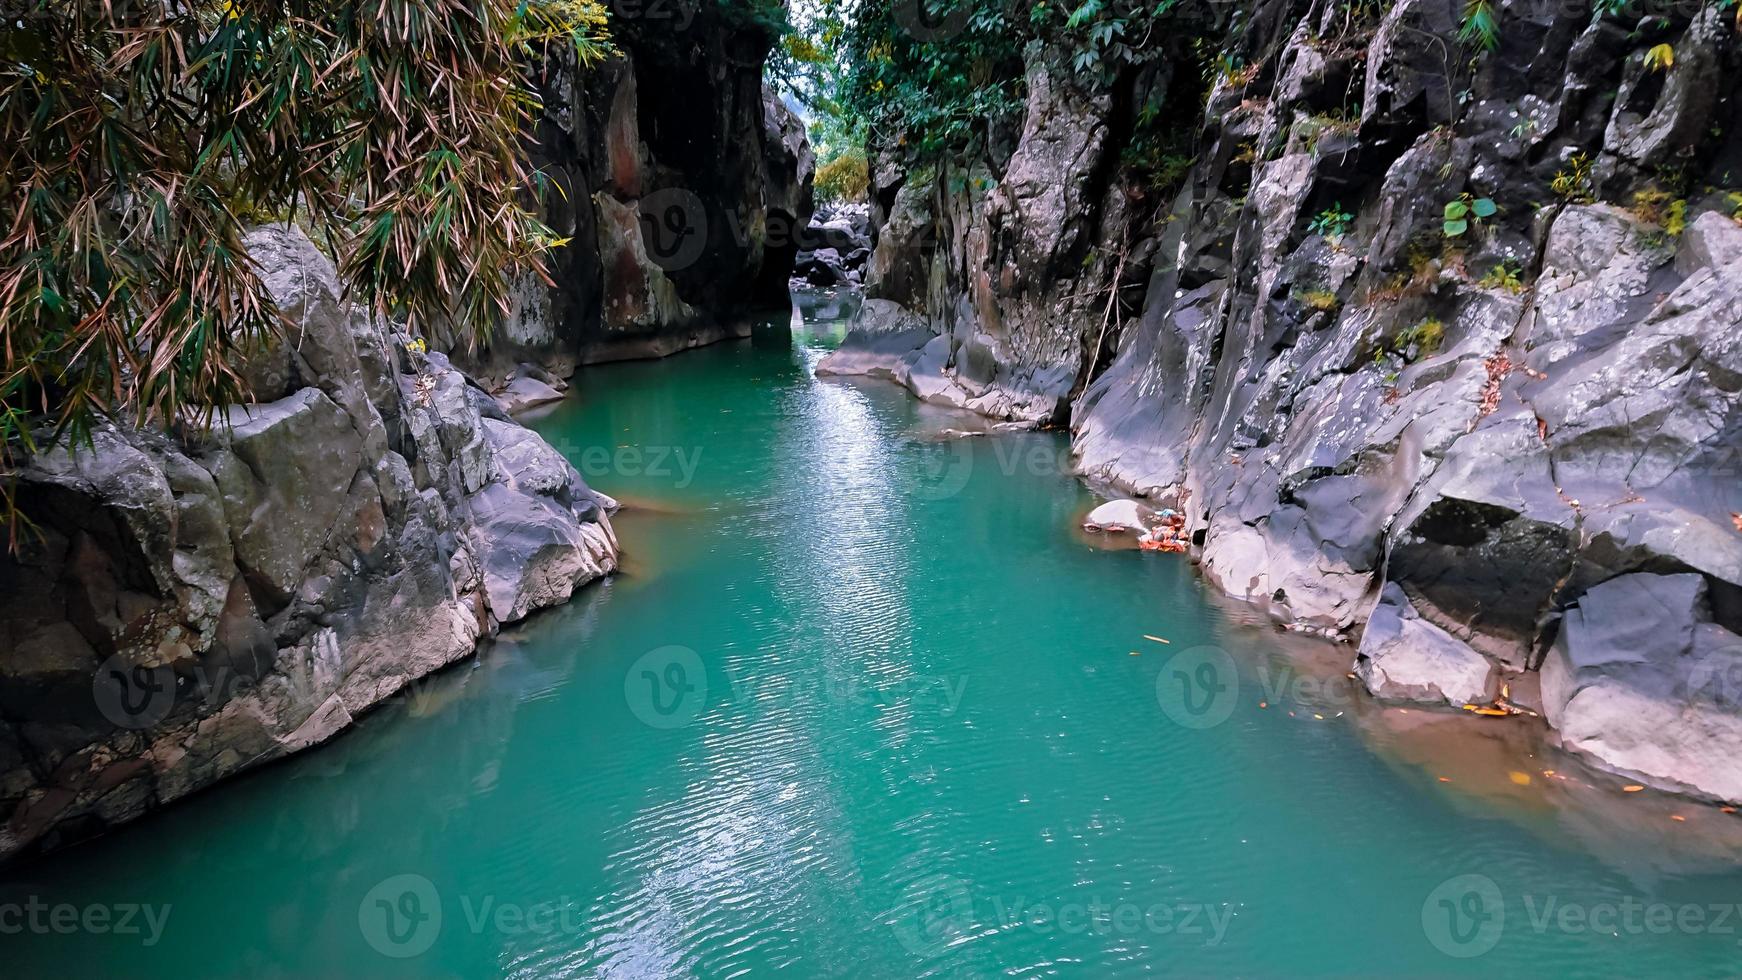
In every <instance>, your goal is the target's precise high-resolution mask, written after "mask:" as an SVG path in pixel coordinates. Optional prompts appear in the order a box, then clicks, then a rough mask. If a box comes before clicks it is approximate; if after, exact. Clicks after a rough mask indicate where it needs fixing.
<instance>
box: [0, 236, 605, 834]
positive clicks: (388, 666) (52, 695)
mask: <svg viewBox="0 0 1742 980" xmlns="http://www.w3.org/2000/svg"><path fill="white" fill-rule="evenodd" d="M247 244H248V246H249V249H250V252H251V254H252V255H253V256H254V258H255V259H256V260H257V261H258V262H259V264H260V266H261V269H262V271H263V274H264V275H265V278H266V281H267V284H268V286H269V288H270V289H271V292H272V295H273V297H274V299H275V300H276V302H277V304H278V306H279V308H280V310H282V311H283V312H284V313H285V314H286V315H287V317H288V320H289V322H290V324H291V325H292V326H291V327H290V329H289V331H288V335H287V336H286V337H284V338H283V340H282V342H280V343H277V344H275V345H273V346H272V347H271V348H270V350H266V351H262V352H260V353H258V354H257V355H256V356H254V357H252V358H251V359H250V360H249V361H248V363H247V364H246V365H245V366H244V371H245V373H247V374H248V375H249V377H250V378H251V380H252V381H253V383H254V385H255V388H254V390H255V394H256V397H257V398H258V399H259V401H258V403H257V404H252V405H247V406H239V407H236V408H234V409H232V410H231V411H230V412H229V417H228V419H227V424H225V425H221V426H219V427H217V428H215V429H214V430H213V431H211V432H210V433H209V434H203V435H202V434H197V433H198V432H199V430H198V429H194V428H190V429H188V430H187V431H185V432H183V433H180V434H177V435H173V436H164V435H160V434H156V433H150V432H141V431H133V430H123V429H120V428H116V427H112V426H106V427H103V428H99V429H98V430H97V431H96V432H95V434H94V437H93V445H92V446H89V447H83V448H80V449H79V450H78V451H76V452H70V453H69V452H67V451H66V450H65V449H54V450H51V451H48V452H45V453H43V454H41V455H39V456H37V457H36V458H35V459H34V460H33V461H32V462H31V463H30V464H29V466H28V468H26V469H25V470H24V471H23V472H22V474H21V475H20V478H19V484H18V500H19V504H20V507H21V509H22V511H23V512H24V513H25V514H26V515H27V516H28V517H30V518H31V519H32V520H34V521H35V523H36V525H37V527H36V532H35V533H34V534H33V535H29V536H27V538H26V540H25V541H24V543H23V544H22V545H21V546H20V548H19V550H18V552H17V553H16V554H6V553H0V719H3V721H4V725H0V812H3V813H4V815H5V816H4V822H3V823H0V857H4V856H7V855H10V854H13V853H16V852H19V851H21V850H25V849H27V848H32V847H39V846H40V847H52V846H57V845H60V844H64V843H66V842H69V841H72V840H76V839H78V838H80V837H83V836H88V835H90V834H94V833H97V832H99V831H101V830H102V829H103V828H105V827H107V826H109V825H112V824H115V823H118V822H121V821H125V820H129V819H132V818H134V817H137V816H139V815H140V814H143V813H145V812H146V811H148V810H151V809H154V808H156V807H158V806H161V805H163V804H166V803H169V802H171V801H173V800H175V799H177V798H179V797H182V796H185V795H187V794H188V793H191V792H193V791H195V790H197V789H200V788H202V787H204V786H206V785H209V784H211V783H213V782H215V781H217V780H220V779H222V778H224V777H226V776H229V775H232V774H234V773H237V772H240V771H242V770H244V769H247V768H249V767H252V766H255V765H259V764H260V763H263V762H267V761H269V760H272V759H276V758H279V757H281V756H284V755H287V754H289V753H292V752H296V751H298V750H300V749H303V748H307V747H308V746H311V745H314V744H316V743H319V742H321V741H323V740H325V739H327V738H329V737H331V736H332V735H334V734H335V733H337V732H339V731H340V730H342V729H344V728H345V727H346V726H348V725H350V724H351V723H352V721H353V719H354V718H355V717H356V716H357V715H358V714H360V713H361V712H363V711H365V710H366V709H368V708H369V707H370V706H371V705H373V704H375V703H376V702H378V701H380V700H382V699H383V698H386V697H388V696H390V695H392V694H393V693H394V692H396V691H398V690H399V689H400V688H402V687H404V686H405V685H406V684H408V683H410V682H412V681H414V680H416V679H417V678H419V677H422V676H423V675H425V674H428V673H430V672H432V671H434V670H437V669H440V668H441V667H443V666H445V665H447V664H450V663H453V662H454V661H455V660H458V659H460V658H461V657H464V656H466V655H467V654H469V653H471V651H472V650H473V649H474V647H475V646H476V644H477V643H478V641H479V639H480V638H482V637H485V636H488V635H490V634H491V633H493V632H494V631H495V630H496V628H497V626H498V625H499V624H501V623H507V622H512V621H514V620H517V619H520V618H522V617H524V616H526V615H527V614H529V613H530V612H532V611H534V610H536V609H539V608H542V607H545V606H550V605H553V604H556V603H560V602H563V601H565V600H567V599H568V598H569V596H570V595H571V594H572V593H573V592H574V590H575V589H576V588H578V587H579V586H581V585H582V584H584V583H586V582H589V581H592V580H593V579H596V578H599V577H600V576H602V575H605V574H606V573H608V572H610V571H611V570H613V569H614V568H615V567H616V564H617V544H616V540H615V538H614V536H613V534H612V531H611V524H610V519H609V517H608V516H607V511H608V510H610V509H611V508H612V507H614V504H613V503H612V502H611V501H610V500H609V499H608V498H605V497H603V496H601V495H598V494H595V493H594V492H592V491H591V490H589V489H588V488H587V486H586V484H585V483H584V482H583V481H582V480H581V477H580V475H579V474H578V473H577V472H576V471H575V470H574V468H573V467H571V466H570V465H569V464H568V462H567V461H566V460H564V459H563V457H562V456H561V455H560V454H558V453H557V452H556V451H555V450H554V449H552V448H551V447H550V446H549V445H547V444H546V443H545V442H544V440H543V439H541V438H539V437H538V436H537V435H536V434H534V433H532V432H530V431H528V430H527V429H524V428H522V427H521V426H519V425H518V424H516V423H514V422H513V421H511V420H510V419H509V418H508V416H507V415H506V414H505V413H504V412H503V411H502V410H501V408H500V407H499V406H498V405H497V403H496V402H495V401H494V400H493V399H492V398H491V397H490V396H489V395H487V394H485V393H484V392H483V391H482V390H480V389H479V388H478V387H477V386H476V385H475V384H473V383H472V382H471V381H470V379H468V378H467V377H466V376H465V375H464V374H462V373H461V372H460V371H458V370H456V369H454V368H453V367H451V366H450V365H449V364H448V362H447V359H446V358H444V357H443V356H441V355H440V354H430V355H427V356H424V355H420V354H415V353H412V352H410V351H408V350H407V349H406V347H405V346H404V345H403V343H402V342H401V341H402V340H403V338H400V337H396V336H395V335H394V334H393V333H392V332H391V331H390V330H389V329H388V328H386V327H385V326H384V325H383V324H381V323H380V322H378V321H376V320H374V319H372V318H371V317H369V316H368V315H367V314H366V313H364V312H363V311H362V310H361V309H360V308H353V307H351V306H349V305H348V304H346V303H345V302H343V301H342V299H341V293H340V290H339V285H338V282H337V279H336V277H335V274H334V271H333V267H332V264H331V263H330V262H329V261H328V260H327V259H326V258H325V257H324V256H322V255H321V254H320V253H319V252H318V251H317V250H316V249H315V247H314V246H313V244H311V243H310V241H309V240H308V238H307V237H305V236H304V235H303V234H302V232H301V231H299V230H296V229H294V228H290V227H284V226H274V227H268V228H262V229H258V230H256V231H254V232H252V233H250V234H249V236H248V237H247Z"/></svg>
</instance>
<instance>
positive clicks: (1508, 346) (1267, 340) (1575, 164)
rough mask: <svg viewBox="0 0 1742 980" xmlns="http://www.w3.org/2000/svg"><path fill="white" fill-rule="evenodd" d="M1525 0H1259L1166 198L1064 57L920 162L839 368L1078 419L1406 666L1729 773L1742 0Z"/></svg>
mask: <svg viewBox="0 0 1742 980" xmlns="http://www.w3.org/2000/svg"><path fill="white" fill-rule="evenodd" d="M1499 7H1500V15H1501V28H1502V29H1501V44H1500V47H1499V48H1498V49H1497V50H1495V51H1493V52H1491V53H1488V54H1486V55H1482V56H1480V57H1475V58H1472V53H1471V52H1470V51H1469V49H1467V48H1465V47H1463V46H1461V44H1460V42H1459V40H1458V38H1457V34H1458V28H1459V23H1460V16H1461V12H1462V4H1461V3H1460V2H1459V0H1398V2H1396V3H1391V4H1385V5H1371V6H1369V7H1364V8H1361V9H1362V10H1371V11H1372V12H1373V13H1372V15H1371V16H1370V17H1368V18H1367V19H1365V20H1363V19H1362V17H1361V15H1360V13H1359V11H1355V10H1352V9H1345V8H1344V7H1343V6H1342V5H1335V4H1322V5H1321V4H1312V3H1306V2H1292V0H1260V2H1257V3H1254V4H1252V5H1251V6H1250V7H1249V9H1248V12H1247V16H1246V17H1245V18H1244V19H1243V22H1244V23H1245V24H1246V25H1248V26H1247V28H1246V30H1245V33H1244V35H1243V36H1242V37H1241V38H1240V39H1239V40H1238V44H1237V51H1238V52H1239V53H1240V54H1241V55H1242V56H1243V63H1244V64H1245V65H1246V66H1247V67H1246V68H1243V69H1241V70H1238V71H1229V72H1226V73H1224V74H1223V75H1222V76H1221V77H1220V79H1219V80H1218V81H1217V82H1216V84H1215V85H1214V88H1213V90H1212V91H1211V93H1210V96H1209V100H1208V105H1207V106H1206V108H1205V112H1204V115H1203V119H1202V123H1201V132H1200V134H1199V138H1198V146H1199V148H1200V149H1199V156H1198V159H1197V162H1196V165H1195V167H1194V169H1193V170H1192V172H1191V174H1190V175H1189V177H1188V178H1187V180H1186V183H1185V186H1184V187H1183V188H1182V189H1181V190H1180V191H1179V192H1178V194H1177V196H1175V197H1174V199H1173V200H1172V201H1171V203H1169V204H1167V205H1165V206H1155V205H1153V204H1150V205H1145V204H1143V203H1141V202H1139V203H1138V204H1137V205H1136V208H1137V210H1138V211H1140V212H1141V213H1140V214H1138V215H1135V216H1133V215H1131V214H1130V213H1129V211H1130V209H1131V206H1132V205H1131V202H1132V201H1133V200H1134V199H1135V198H1134V195H1133V194H1132V193H1130V189H1129V187H1128V186H1126V184H1125V182H1126V181H1127V178H1126V177H1124V176H1122V175H1121V173H1120V172H1119V171H1118V170H1117V169H1116V168H1109V167H1108V166H1107V164H1106V163H1105V161H1104V160H1103V159H1102V157H1104V155H1105V153H1106V152H1107V151H1106V149H1105V147H1106V146H1108V145H1109V144H1112V145H1117V144H1118V142H1119V140H1120V139H1122V138H1123V137H1122V136H1121V135H1120V132H1119V128H1118V119H1117V114H1114V115H1111V116H1110V115H1109V114H1108V112H1107V111H1106V109H1105V108H1104V107H1103V104H1102V101H1101V100H1100V99H1099V97H1098V96H1097V95H1095V94H1094V93H1074V92H1072V91H1071V86H1072V85H1074V84H1077V83H1073V82H1062V81H1060V80H1058V79H1052V78H1032V77H1031V80H1030V85H1029V92H1030V98H1029V106H1028V121H1027V122H1026V123H1025V125H1024V131H1023V135H1022V137H1021V140H1020V142H1019V143H1018V144H1017V146H1016V148H1015V150H1014V152H1013V154H1012V156H1011V158H1010V163H1009V165H1008V167H1007V168H1005V169H1004V170H1003V171H1002V172H1001V173H999V172H997V168H996V167H990V168H989V169H988V172H987V174H986V178H987V180H989V181H990V184H989V186H988V187H987V188H986V189H984V190H981V191H975V192H971V193H968V194H966V195H964V194H962V193H955V192H951V191H950V190H949V189H947V188H946V189H940V188H938V187H937V186H935V185H934V186H927V185H926V184H925V182H924V181H923V180H922V179H920V177H921V175H916V174H905V175H901V176H900V183H899V187H898V189H897V191H896V193H895V195H894V198H893V199H892V200H891V201H890V202H889V205H888V209H887V211H886V213H885V214H884V215H882V216H881V217H882V224H881V227H880V228H879V234H880V238H879V244H878V249H877V254H876V255H875V256H874V257H873V260H872V274H871V279H870V282H869V283H868V290H867V291H868V295H870V296H872V297H873V299H871V300H869V301H868V302H867V304H866V310H865V313H864V314H863V315H862V317H861V320H860V322H859V324H858V325H857V326H858V329H857V330H856V331H855V332H854V334H853V335H852V336H851V337H850V338H849V341H848V343H847V345H846V346H845V347H844V349H843V351H842V352H841V353H840V354H838V355H836V356H835V357H834V358H832V359H831V360H830V361H829V362H827V363H826V364H825V366H824V369H825V370H835V371H842V372H869V373H880V374H884V375H886V376H889V377H892V378H894V379H896V380H898V381H900V382H902V383H904V384H906V385H907V386H909V387H910V388H912V389H913V390H915V391H916V392H917V393H918V394H920V395H921V396H922V397H926V398H929V399H933V400H937V401H944V402H950V403H954V404H961V405H965V406H966V407H969V408H974V409H978V410H980V411H983V412H986V413H988V414H992V415H997V416H1001V417H1006V418H1012V419H1019V420H1029V421H1044V420H1058V421H1064V420H1067V419H1068V422H1069V425H1070V428H1071V433H1072V440H1073V449H1074V452H1075V454H1076V458H1077V461H1078V465H1079V467H1080V470H1081V472H1083V473H1084V474H1086V475H1088V476H1090V477H1092V478H1095V479H1097V480H1100V481H1105V482H1107V483H1111V484H1114V485H1116V486H1119V487H1121V488H1123V489H1125V490H1127V491H1129V492H1132V493H1135V494H1138V495H1141V496H1144V497H1147V498H1151V499H1155V500H1158V501H1165V502H1168V503H1172V504H1175V505H1177V506H1179V507H1180V508H1181V509H1182V510H1184V511H1185V512H1186V513H1187V514H1188V515H1189V517H1190V520H1191V529H1192V532H1193V534H1194V540H1195V542H1196V544H1197V545H1198V547H1199V558H1200V561H1201V563H1202V567H1203V569H1204V571H1205V573H1206V575H1207V576H1208V577H1209V578H1210V579H1211V580H1212V581H1213V582H1215V583H1216V584H1217V585H1219V586H1220V587H1221V588H1223V589H1225V590H1226V591H1228V592H1230V593H1232V594H1234V595H1237V596H1242V597H1246V598H1249V599H1251V600H1252V601H1254V602H1259V603H1263V604H1265V605H1267V606H1269V607H1270V608H1271V609H1272V611H1273V612H1274V613H1275V614H1276V615H1277V616H1278V617H1279V618H1280V619H1281V620H1282V621H1284V622H1286V623H1288V624H1290V625H1293V626H1296V627H1297V628H1302V629H1309V630H1313V631H1318V632H1322V633H1324V634H1326V635H1329V636H1335V637H1343V638H1348V639H1351V640H1359V642H1360V647H1359V659H1358V671H1359V673H1360V676H1361V677H1362V678H1363V679H1364V680H1365V681H1366V683H1367V685H1368V687H1369V688H1370V689H1371V690H1372V691H1373V693H1375V694H1376V695H1378V696H1381V697H1386V698H1400V699H1410V700H1420V701H1427V702H1438V703H1447V702H1449V703H1451V704H1460V705H1461V704H1463V703H1465V702H1467V701H1479V700H1486V699H1487V698H1490V697H1492V696H1493V695H1494V694H1495V693H1496V691H1497V689H1498V687H1499V686H1500V685H1501V684H1502V683H1511V684H1513V685H1514V686H1516V687H1518V688H1519V689H1520V690H1521V691H1524V690H1528V689H1529V688H1531V687H1533V686H1534V682H1535V681H1536V680H1537V679H1538V678H1539V677H1540V681H1541V705H1540V707H1541V708H1542V710H1543V713H1544V714H1545V716H1546V718H1547V719H1548V721H1549V723H1550V724H1551V725H1553V726H1554V727H1555V728H1556V729H1557V730H1558V731H1559V732H1560V734H1561V738H1562V740H1563V742H1564V744H1565V745H1567V746H1568V747H1569V748H1571V749H1574V750H1576V751H1579V752H1582V753H1585V754H1586V755H1587V756H1589V757H1590V758H1592V759H1593V760H1594V761H1596V762H1598V763H1599V764H1601V765H1605V766H1608V767H1609V768H1612V769H1614V770H1616V771H1618V772H1622V773H1626V774H1628V775H1629V776H1631V777H1633V778H1637V779H1641V780H1644V781H1649V782H1652V783H1655V784H1657V785H1660V786H1664V787H1667V788H1671V789H1677V790H1682V791H1687V792H1692V793H1696V794H1702V795H1706V796H1710V797H1715V798H1720V799H1724V800H1730V801H1734V800H1737V799H1738V798H1742V783H1738V782H1737V780H1736V770H1735V766H1734V763H1733V760H1734V759H1735V758H1737V757H1738V756H1739V755H1742V636H1739V635H1738V634H1739V633H1742V517H1737V516H1736V513H1737V512H1738V511H1742V489H1739V488H1738V483H1737V480H1736V474H1737V453H1738V451H1739V450H1742V410H1739V404H1742V225H1739V224H1738V221H1737V214H1738V213H1739V208H1738V205H1739V204H1742V197H1737V196H1735V192H1736V191H1738V190H1742V98H1738V95H1739V90H1738V88H1737V86H1736V84H1735V80H1736V79H1737V78H1738V77H1742V41H1739V36H1738V31H1737V27H1736V24H1735V21H1734V13H1733V11H1724V10H1720V9H1719V8H1718V5H1716V4H1704V5H1701V4H1693V5H1688V7H1687V9H1682V10H1678V11H1672V12H1671V13H1670V14H1669V15H1667V16H1663V17H1659V16H1651V17H1643V16H1639V15H1633V16H1631V17H1616V16H1605V17H1597V18H1593V17H1592V16H1590V15H1589V14H1588V13H1580V12H1573V11H1568V10H1565V9H1562V8H1561V7H1557V6H1555V5H1544V4H1533V3H1527V2H1503V3H1501V4H1499ZM1658 44H1668V45H1670V46H1671V47H1672V49H1673V51H1674V61H1673V64H1670V65H1667V66H1666V65H1662V64H1657V63H1654V62H1648V60H1647V58H1646V53H1647V51H1648V50H1649V49H1650V48H1652V47H1653V46H1655V45H1658ZM1066 134H1068V135H1066ZM1109 134H1111V135H1109ZM1031 161H1032V162H1031ZM995 162H996V161H994V163H995ZM899 169H900V168H894V171H893V172H897V173H898V172H899ZM1116 192H1120V193H1116ZM1121 202H1124V203H1123V204H1122V203H1121ZM1018 205H1020V206H1018ZM1448 205H1450V206H1451V208H1450V210H1448ZM1121 207H1125V208H1126V210H1125V211H1121ZM928 236H935V241H926V239H927V238H928ZM916 240H919V241H922V242H924V244H925V247H923V248H920V249H917V250H914V249H910V248H909V247H908V243H910V242H913V241H916ZM1115 256H1124V257H1125V258H1126V260H1127V266H1126V270H1125V271H1124V272H1117V271H1115V270H1113V269H1109V268H1108V265H1109V264H1110V263H1112V262H1114V261H1115V260H1114V257H1115ZM1146 256H1152V257H1153V258H1152V259H1146ZM1133 268H1137V269H1144V270H1145V271H1144V275H1145V276H1146V278H1147V289H1146V296H1145V298H1144V300H1143V301H1142V303H1141V308H1140V310H1139V311H1138V313H1137V316H1136V317H1135V318H1134V321H1133V322H1125V323H1122V322H1121V321H1120V318H1119V317H1118V316H1117V311H1118V310H1119V309H1120V303H1118V302H1117V301H1114V302H1112V303H1110V304H1109V302H1108V300H1109V295H1110V294H1111V293H1112V292H1113V290H1114V289H1115V288H1119V289H1120V290H1121V291H1123V289H1122V287H1123V282H1124V279H1125V278H1127V277H1129V275H1130V274H1131V270H1132V269H1133ZM1085 292H1088V293H1090V294H1091V295H1092V296H1094V297H1095V301H1094V302H1093V303H1090V304H1087V308H1085V304H1084V302H1083V300H1082V296H1083V294H1084V293H1085ZM1101 308H1106V309H1111V310H1113V311H1115V314H1114V315H1113V316H1111V317H1106V316H1102V317H1100V320H1101V324H1105V325H1107V333H1108V334H1110V335H1111V339H1108V340H1104V341H1103V340H1100V339H1097V338H1098V337H1099V336H1100V334H1099V331H1100V329H1101V325H1100V324H1097V323H1096V319H1097V311H1098V310H1099V309H1101ZM1109 321H1110V322H1109ZM1085 338H1087V339H1085ZM1103 343H1105V344H1107V345H1108V347H1107V348H1106V349H1108V350H1114V349H1116V353H1114V354H1113V356H1112V357H1111V360H1110V362H1105V361H1103V360H1102V351H1103V346H1102V345H1103ZM1114 345H1116V348H1115V346H1114ZM1363 627H1364V628H1363Z"/></svg>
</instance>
